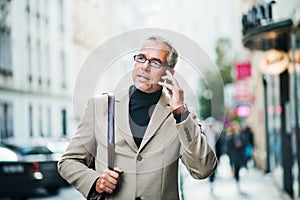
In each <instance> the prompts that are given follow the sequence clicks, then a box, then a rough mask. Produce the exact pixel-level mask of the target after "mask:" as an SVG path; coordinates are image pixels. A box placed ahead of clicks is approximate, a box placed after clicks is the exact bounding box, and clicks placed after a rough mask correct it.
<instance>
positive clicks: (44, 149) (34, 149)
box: [20, 146, 53, 155]
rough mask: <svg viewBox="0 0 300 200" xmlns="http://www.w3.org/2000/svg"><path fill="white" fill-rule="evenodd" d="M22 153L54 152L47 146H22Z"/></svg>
mask: <svg viewBox="0 0 300 200" xmlns="http://www.w3.org/2000/svg"><path fill="white" fill-rule="evenodd" d="M20 153H21V154H22V155H36V154H52V153H53V152H52V151H50V149H48V148H47V147H44V146H34V147H22V148H21V149H20Z"/></svg>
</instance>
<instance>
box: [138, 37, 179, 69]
mask: <svg viewBox="0 0 300 200" xmlns="http://www.w3.org/2000/svg"><path fill="white" fill-rule="evenodd" d="M147 41H160V42H162V43H164V44H165V45H167V46H168V47H169V49H170V50H169V55H168V57H167V62H168V66H169V67H171V68H174V67H175V65H176V63H177V59H178V53H177V51H176V49H175V47H174V46H173V44H171V42H170V41H169V40H167V39H165V38H164V37H162V36H159V35H152V36H149V37H148V38H147V39H146V40H145V41H144V43H143V44H145V43H146V42H147Z"/></svg>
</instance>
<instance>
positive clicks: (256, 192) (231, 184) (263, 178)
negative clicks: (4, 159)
mask: <svg viewBox="0 0 300 200" xmlns="http://www.w3.org/2000/svg"><path fill="white" fill-rule="evenodd" d="M182 175H183V181H184V183H183V191H184V200H198V199H205V200H228V199H230V200H241V199H248V200H252V199H253V200H260V199H261V200H266V199H274V200H290V198H289V197H288V196H287V195H286V194H284V193H283V192H282V190H281V189H280V188H279V187H278V186H277V185H275V183H274V180H273V178H272V177H271V175H270V174H267V175H266V174H264V173H262V172H261V171H259V170H257V169H255V168H253V166H251V164H250V165H249V169H248V170H246V169H245V168H243V169H242V170H241V184H240V188H241V189H240V191H238V189H237V187H236V184H235V181H234V180H233V178H232V176H231V174H230V168H229V165H228V157H227V156H222V157H221V159H220V164H219V166H218V169H217V174H216V181H215V183H214V187H213V192H211V190H210V184H209V182H208V180H207V179H205V180H195V179H193V178H191V177H190V176H189V175H188V174H187V172H186V171H185V170H184V167H182ZM62 199H72V200H84V198H83V196H82V195H81V194H80V193H79V192H78V191H76V190H75V189H74V188H73V187H71V186H70V187H65V188H62V189H61V190H60V192H59V194H58V195H54V196H49V195H46V194H45V192H43V191H40V192H39V193H38V194H36V195H34V196H32V197H30V198H29V200H62ZM2 200H4V199H2Z"/></svg>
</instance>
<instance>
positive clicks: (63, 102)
mask: <svg viewBox="0 0 300 200" xmlns="http://www.w3.org/2000/svg"><path fill="white" fill-rule="evenodd" d="M0 9H1V11H0V13H1V14H0V136H1V137H0V138H1V140H2V139H6V138H9V137H16V138H22V137H59V136H67V135H69V133H70V132H72V131H73V129H74V128H73V127H74V125H73V124H74V120H73V118H72V109H71V108H72V89H73V88H72V87H73V86H72V84H73V73H74V72H73V70H72V69H73V68H72V67H70V66H72V56H73V55H72V49H71V45H72V40H71V38H72V29H71V23H70V21H71V13H72V12H71V9H72V6H71V4H70V1H69V0H67V1H65V0H64V1H63V0H54V1H52V0H51V1H50V0H45V1H41V0H36V1H33V0H26V1H17V0H4V1H1V2H0Z"/></svg>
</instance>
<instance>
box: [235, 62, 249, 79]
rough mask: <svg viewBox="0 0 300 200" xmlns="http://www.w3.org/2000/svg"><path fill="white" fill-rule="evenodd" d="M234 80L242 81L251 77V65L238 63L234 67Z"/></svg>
mask: <svg viewBox="0 0 300 200" xmlns="http://www.w3.org/2000/svg"><path fill="white" fill-rule="evenodd" d="M235 72H236V79H237V80H242V79H245V78H247V77H250V76H251V63H250V62H240V63H237V64H236V65H235Z"/></svg>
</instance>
